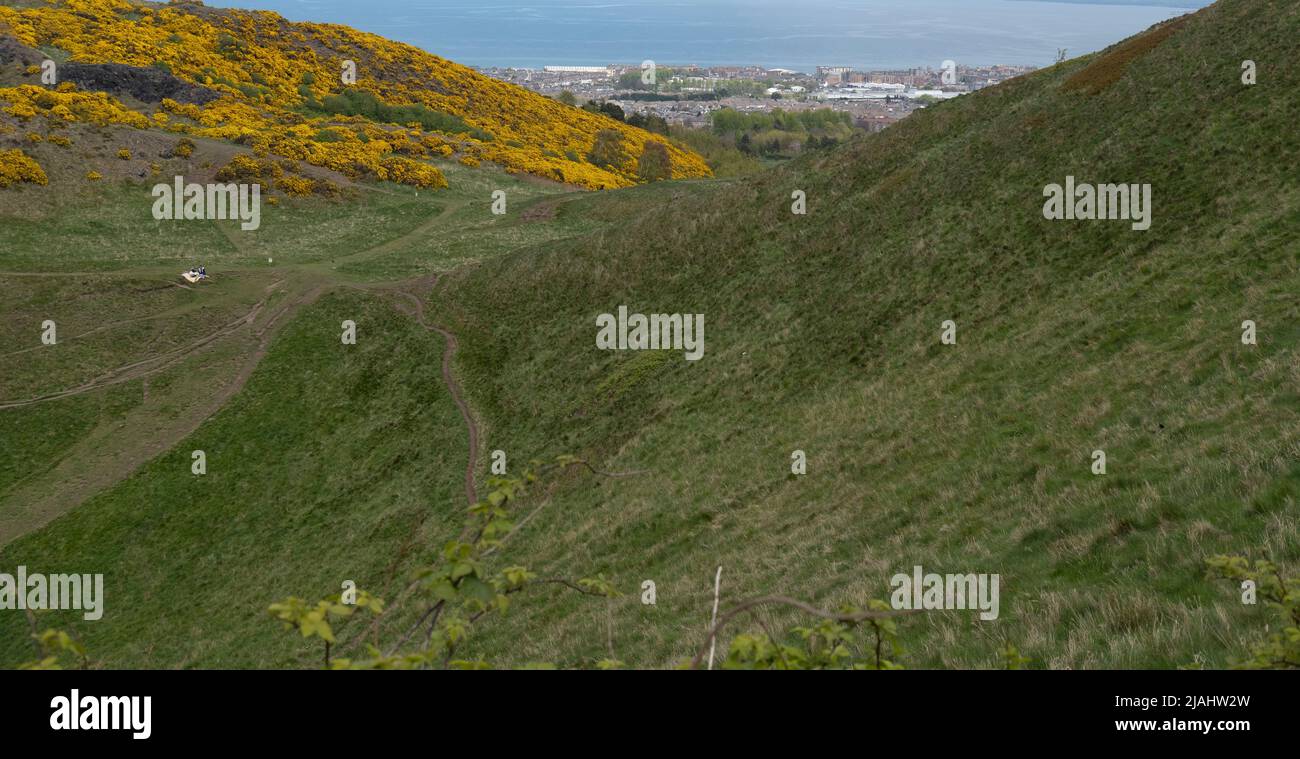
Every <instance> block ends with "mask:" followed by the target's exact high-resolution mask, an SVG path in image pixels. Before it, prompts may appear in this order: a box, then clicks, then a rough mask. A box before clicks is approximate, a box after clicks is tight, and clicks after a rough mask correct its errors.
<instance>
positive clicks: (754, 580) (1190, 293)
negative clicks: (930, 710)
mask: <svg viewBox="0 0 1300 759" xmlns="http://www.w3.org/2000/svg"><path fill="white" fill-rule="evenodd" d="M1298 31H1300V9H1297V8H1296V7H1295V6H1294V5H1292V4H1287V3H1280V2H1266V1H1263V0H1223V2H1220V3H1218V4H1217V5H1215V6H1214V7H1212V8H1210V9H1207V10H1205V11H1203V12H1201V13H1199V14H1197V15H1195V16H1194V17H1192V18H1191V19H1190V20H1188V21H1186V22H1185V24H1181V25H1177V26H1175V27H1174V29H1173V31H1172V34H1168V36H1165V34H1164V33H1161V32H1160V31H1159V30H1157V31H1155V32H1153V33H1152V34H1154V35H1155V39H1161V38H1163V41H1162V42H1160V43H1159V44H1157V45H1155V46H1154V47H1152V46H1151V45H1150V44H1149V42H1150V38H1148V39H1147V40H1146V41H1137V42H1131V43H1125V44H1121V45H1117V46H1116V47H1115V48H1112V49H1111V50H1108V51H1103V52H1101V53H1098V54H1096V55H1093V56H1090V57H1087V58H1083V59H1080V60H1076V61H1070V62H1068V63H1065V64H1062V65H1059V66H1056V67H1054V68H1052V69H1049V70H1046V71H1042V72H1040V73H1037V74H1035V75H1033V76H1030V77H1026V78H1021V79H1018V80H1015V81H1013V82H1010V83H1008V84H1006V85H1003V86H1000V87H996V88H994V89H992V90H988V91H984V92H981V93H978V94H976V95H974V96H971V97H963V98H959V99H957V100H954V101H950V102H947V103H945V104H943V105H941V106H938V107H934V108H930V109H926V110H925V111H924V112H922V113H919V114H917V115H915V116H913V117H911V118H909V119H907V120H906V121H904V122H902V123H901V124H899V125H898V126H896V127H894V128H891V129H889V130H887V131H886V132H884V133H882V134H879V135H874V136H871V137H868V138H865V139H861V140H859V141H858V142H856V143H855V144H853V145H852V146H851V147H849V148H847V149H843V150H839V151H836V152H833V153H831V154H828V155H825V156H816V157H812V158H809V159H805V160H802V161H799V162H796V163H794V164H792V165H790V166H788V167H784V168H782V169H779V170H777V171H773V172H770V173H768V174H766V175H764V176H762V177H761V178H759V179H757V180H756V181H751V182H746V183H742V184H734V185H731V186H728V187H720V188H719V189H718V190H717V192H716V193H714V194H713V196H712V197H710V198H709V199H707V200H703V201H700V202H697V203H693V204H690V205H687V204H667V205H656V206H654V207H649V206H648V204H647V210H646V212H645V213H644V214H642V215H641V216H639V217H638V218H637V219H636V220H634V221H630V222H629V223H628V224H627V225H626V227H625V228H624V229H622V230H620V233H618V234H605V235H600V236H594V237H589V238H584V239H582V240H580V241H578V242H577V243H575V244H572V245H567V246H562V247H558V248H556V249H554V250H552V251H549V252H547V253H545V254H540V255H539V254H536V253H532V252H530V253H529V254H528V255H526V256H523V255H521V256H515V257H511V258H508V259H506V260H505V261H494V262H493V263H492V264H491V265H490V266H483V267H479V268H471V269H467V270H464V271H462V272H458V273H456V274H455V275H453V276H451V277H448V278H446V279H444V280H443V283H442V285H443V291H442V292H443V293H445V294H446V296H447V297H445V298H439V299H437V303H438V305H439V306H440V309H441V310H440V313H441V314H442V316H443V318H444V320H445V321H446V322H447V323H449V324H451V325H453V328H454V329H455V330H456V331H457V332H458V333H459V334H460V335H461V339H462V342H463V345H464V350H463V366H464V367H465V372H466V377H467V379H466V384H467V385H468V386H469V387H472V388H474V391H475V397H476V399H477V401H478V403H479V408H480V409H481V410H482V412H483V414H484V415H485V417H486V418H487V420H488V424H489V426H490V427H491V428H492V430H493V435H492V442H491V445H493V446H494V447H501V448H504V449H506V450H507V451H513V452H515V453H516V455H536V454H541V453H553V452H565V451H567V452H573V453H579V454H582V455H586V456H589V457H592V458H594V459H598V460H600V461H601V462H603V464H604V466H605V467H606V468H609V469H619V470H639V469H649V470H652V471H653V472H654V474H653V475H648V476H644V477H641V478H638V479H632V480H623V481H619V482H617V483H616V484H611V483H604V484H600V485H578V486H575V487H573V488H572V489H571V490H568V491H566V492H565V493H564V494H563V495H560V496H557V497H556V502H555V503H554V504H553V505H550V506H548V508H547V509H546V510H545V511H544V512H543V515H541V516H539V517H538V519H537V520H536V521H534V522H533V523H531V524H530V525H529V528H528V530H527V531H526V532H525V533H523V534H521V535H519V536H518V537H517V538H516V540H518V541H519V542H517V543H516V544H515V545H514V550H516V551H517V552H518V553H519V554H520V555H521V556H522V557H524V559H526V560H527V561H528V562H529V563H530V564H535V565H538V566H540V567H542V568H543V569H542V571H548V570H553V569H557V568H560V567H565V566H574V565H577V566H579V567H580V568H581V570H580V571H584V572H596V571H601V572H604V573H606V574H607V575H608V576H610V577H613V578H617V581H618V582H619V583H620V584H621V585H622V586H623V587H626V588H631V589H634V588H636V587H637V586H638V585H639V584H640V582H641V581H642V580H644V579H653V580H655V581H656V582H657V583H658V586H659V603H658V606H657V607H656V608H655V609H653V610H649V611H647V610H645V609H643V608H642V607H640V605H639V603H637V599H636V598H635V596H632V597H629V598H628V599H627V600H626V603H625V604H624V605H623V606H622V607H621V609H620V617H619V622H618V627H617V630H618V640H617V641H616V643H617V648H618V653H619V655H620V656H623V657H627V658H628V659H629V661H634V662H636V663H637V664H643V665H659V664H666V663H670V662H672V661H674V660H676V659H678V658H680V657H682V656H685V655H687V654H689V653H690V652H691V651H692V650H693V649H692V644H694V643H696V642H697V641H698V640H699V639H700V636H701V635H702V631H703V629H704V628H705V625H706V624H707V615H708V612H709V608H710V601H711V599H710V595H711V585H712V580H713V575H714V572H715V571H716V567H717V566H719V565H721V566H723V568H724V570H723V588H724V591H725V593H726V595H727V597H729V598H731V599H733V600H735V599H738V598H740V597H744V596H751V595H757V594H762V593H769V592H781V593H787V594H790V595H794V596H798V597H806V598H812V599H816V600H818V601H820V602H822V603H823V604H834V603H837V602H848V601H853V602H862V601H863V600H865V599H866V598H882V599H883V598H886V597H887V596H888V592H889V585H888V580H889V577H890V576H892V575H893V574H894V573H896V572H908V571H910V569H911V567H913V566H914V565H916V564H920V565H923V566H924V567H926V568H927V570H928V571H937V572H990V573H993V572H997V573H1000V574H1001V575H1002V578H1003V585H1002V588H1003V598H1002V617H1001V619H999V620H998V621H997V622H995V623H979V622H976V621H973V615H971V614H969V613H960V612H950V613H939V614H930V615H927V616H926V618H925V619H923V620H915V621H913V620H909V621H908V622H907V623H906V626H907V627H908V628H909V633H908V634H907V635H905V638H909V640H910V642H911V646H910V648H911V649H912V650H911V651H910V653H909V655H908V656H907V657H905V658H906V660H908V661H910V662H911V663H913V664H920V665H927V666H940V665H943V666H958V667H966V666H988V665H993V664H996V658H995V652H996V650H997V648H998V646H999V645H1000V644H1001V643H1002V642H1004V641H1011V642H1014V643H1015V644H1017V645H1018V646H1020V648H1021V650H1022V651H1024V652H1026V653H1027V654H1028V655H1030V656H1031V657H1033V658H1035V659H1036V660H1037V661H1038V662H1039V663H1040V664H1041V665H1048V666H1053V667H1097V666H1122V667H1135V666H1174V665H1178V664H1183V663H1187V662H1191V661H1193V660H1194V659H1195V658H1197V657H1201V658H1203V659H1204V660H1205V661H1207V662H1210V663H1213V664H1216V665H1222V664H1223V663H1224V662H1225V657H1226V655H1227V654H1228V653H1229V652H1232V651H1236V650H1239V649H1240V648H1241V647H1242V645H1243V643H1242V640H1243V638H1244V637H1247V636H1248V635H1249V633H1248V632H1246V631H1247V630H1249V629H1250V627H1251V626H1252V625H1258V624H1261V623H1262V618H1261V616H1260V615H1261V612H1259V611H1255V610H1246V609H1243V607H1242V606H1241V605H1240V603H1238V602H1237V599H1236V596H1235V595H1233V594H1232V593H1231V592H1229V590H1228V589H1225V588H1222V587H1220V586H1217V585H1215V584H1213V583H1210V582H1207V581H1206V580H1205V579H1204V559H1205V558H1206V557H1207V556H1209V555H1211V554H1214V553H1218V552H1231V553H1244V554H1251V555H1255V556H1268V557H1272V558H1274V559H1276V560H1280V561H1284V562H1295V561H1296V560H1297V558H1300V542H1298V540H1297V538H1298V537H1300V536H1298V533H1297V517H1298V512H1297V505H1298V504H1297V499H1298V497H1300V457H1298V456H1297V454H1300V444H1297V442H1296V441H1297V440H1298V439H1300V436H1298V435H1297V433H1300V391H1298V390H1297V379H1300V359H1298V357H1297V352H1296V350H1297V343H1298V341H1300V306H1298V305H1297V301H1296V299H1295V293H1296V292H1297V285H1300V272H1298V271H1297V263H1298V256H1300V182H1297V177H1296V174H1295V166H1296V165H1297V159H1298V158H1300V144H1298V142H1297V140H1296V137H1295V130H1294V124H1295V123H1296V121H1297V119H1298V118H1300V95H1298V94H1297V93H1298V92H1300V89H1297V85H1298V84H1300V81H1298V79H1300V77H1298V75H1297V71H1296V69H1295V67H1294V66H1293V65H1291V63H1290V57H1291V55H1292V52H1293V50H1294V40H1295V39H1296V34H1297V32H1298ZM1244 59H1252V60H1255V61H1256V62H1257V63H1258V66H1259V70H1260V72H1261V74H1260V80H1259V84H1257V85H1255V86H1253V87H1246V86H1243V85H1242V83H1241V81H1240V64H1241V61H1243V60H1244ZM1115 76H1117V78H1115V79H1114V81H1113V83H1110V84H1109V85H1108V86H1107V85H1106V84H1105V82H1107V81H1109V80H1110V79H1111V78H1112V77H1115ZM1093 90H1096V92H1095V94H1090V93H1091V92H1092V91H1093ZM1067 175H1073V176H1075V177H1077V178H1078V179H1079V181H1080V182H1094V183H1100V182H1133V183H1150V184H1151V185H1152V186H1153V192H1154V201H1153V203H1154V223H1153V225H1152V228H1151V230H1150V231H1147V232H1139V231H1134V230H1132V229H1131V228H1130V225H1129V224H1128V223H1126V222H1102V221H1093V222H1086V221H1080V222H1069V221H1047V220H1045V219H1044V218H1043V216H1042V213H1041V208H1042V205H1043V202H1044V201H1043V196H1042V190H1043V187H1044V186H1045V185H1047V184H1049V183H1062V182H1064V181H1065V177H1066V176H1067ZM794 190H803V191H805V192H806V193H807V198H808V213H807V215H804V216H799V215H794V214H792V213H791V210H790V207H791V199H790V198H791V192H792V191H794ZM634 192H635V191H633V193H634ZM633 193H628V194H627V197H629V198H630V197H634V194H633ZM453 294H454V297H451V296H452V295H453ZM624 304H625V305H627V306H628V307H629V310H631V311H640V312H643V313H654V312H661V313H675V312H689V313H703V314H705V316H706V325H707V330H706V355H705V358H704V359H703V360H701V361H699V362H697V363H688V362H686V361H683V360H682V358H681V356H680V354H678V353H667V354H656V353H641V354H638V353H632V352H628V353H622V354H620V353H616V352H601V351H598V350H597V349H596V347H595V342H594V338H595V333H596V328H595V322H594V319H595V316H596V315H597V314H599V313H603V312H614V311H616V309H617V307H618V306H619V305H624ZM947 319H952V320H954V321H955V322H956V323H957V325H958V333H957V334H958V342H957V344H956V345H952V346H945V345H941V343H940V330H941V326H940V325H941V323H942V322H943V321H944V320H947ZM1246 319H1251V320H1254V321H1255V322H1256V323H1257V324H1258V325H1259V329H1260V336H1261V337H1260V340H1259V345H1257V346H1253V347H1251V346H1244V345H1243V344H1242V343H1241V340H1240V337H1241V328H1240V325H1241V322H1242V321H1243V320H1246ZM796 449H800V450H803V451H806V452H807V455H808V460H809V464H808V474H807V475H805V476H794V475H791V474H790V456H791V452H792V451H794V450H796ZM1094 449H1103V450H1105V452H1106V454H1107V456H1108V471H1107V474H1105V475H1104V476H1094V475H1093V474H1091V472H1090V464H1091V453H1092V451H1093V450H1094ZM585 609H586V607H584V606H582V605H581V602H580V601H579V600H572V599H560V600H557V601H556V602H555V603H554V604H552V605H545V604H543V605H540V606H534V607H524V608H521V613H520V614H519V615H518V616H516V617H515V618H514V619H513V620H512V622H511V623H510V624H508V625H505V626H503V627H502V628H496V629H497V630H498V632H497V633H496V634H489V635H487V636H486V637H484V638H482V639H481V640H480V641H479V642H480V643H481V645H482V650H483V651H484V652H495V651H501V650H506V651H510V652H512V654H513V655H517V656H519V657H520V658H523V659H529V658H539V657H541V658H546V657H552V658H554V657H563V656H574V657H578V656H588V657H591V656H598V655H600V653H601V647H602V643H603V640H602V638H601V636H600V634H599V630H600V627H599V625H600V619H599V611H596V612H589V611H586V610H585ZM782 621H786V620H784V619H777V620H774V622H782Z"/></svg>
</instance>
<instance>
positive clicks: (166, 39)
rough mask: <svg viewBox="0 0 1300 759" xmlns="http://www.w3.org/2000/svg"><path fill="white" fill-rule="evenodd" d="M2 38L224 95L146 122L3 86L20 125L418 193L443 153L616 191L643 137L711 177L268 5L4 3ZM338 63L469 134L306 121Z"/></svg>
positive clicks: (391, 48) (517, 91)
mask: <svg viewBox="0 0 1300 759" xmlns="http://www.w3.org/2000/svg"><path fill="white" fill-rule="evenodd" d="M0 32H3V33H9V34H12V35H14V36H15V37H17V38H18V39H19V40H20V41H21V42H22V43H23V44H25V45H28V46H32V47H36V46H39V45H50V46H54V47H56V48H59V49H62V50H65V51H67V52H68V53H69V55H70V57H71V59H73V60H76V61H83V62H88V63H107V62H113V63H123V64H128V65H132V66H152V65H163V66H165V67H166V68H167V69H168V70H170V71H171V72H172V74H173V75H175V76H176V77H178V78H180V79H182V80H185V81H188V82H192V83H194V84H199V85H203V86H206V87H209V88H211V89H213V90H215V91H217V92H219V93H221V95H222V97H221V98H220V99H219V100H216V101H214V102H211V103H208V104H207V105H205V106H202V107H198V106H193V105H188V104H184V103H178V102H176V101H173V100H166V101H164V102H163V103H162V108H163V111H164V112H163V113H155V114H151V115H145V114H141V113H138V112H135V111H132V110H131V109H129V108H127V107H126V106H124V105H123V104H122V103H120V102H119V101H117V100H116V99H114V98H112V97H110V96H108V95H105V94H102V93H84V92H79V91H76V89H75V88H72V87H65V86H64V85H60V87H59V88H58V90H57V91H50V90H48V89H45V88H42V87H34V86H30V85H23V86H19V87H13V88H0V100H3V101H6V102H7V103H8V104H9V105H8V106H7V107H5V108H4V109H3V110H4V111H5V112H7V113H9V114H11V115H13V116H17V117H18V118H20V119H31V118H35V117H37V116H43V117H45V118H49V119H51V120H63V121H73V120H75V121H87V122H90V123H95V124H101V125H102V124H126V125H130V126H133V127H137V128H141V129H143V128H150V127H153V128H162V129H168V130H170V131H174V132H178V133H185V134H192V135H196V136H201V137H208V138H215V139H223V140H231V141H234V142H238V143H241V144H246V145H249V146H250V147H252V148H253V149H254V151H255V152H258V153H259V154H260V155H265V154H267V153H275V154H278V155H283V156H287V157H290V158H294V159H296V160H301V161H305V162H307V163H310V164H314V165H317V166H324V167H327V168H331V169H335V170H338V171H341V172H343V173H344V174H347V175H348V176H351V177H374V178H379V179H389V180H391V181H397V182H403V183H406V184H412V185H415V186H419V187H441V186H445V180H444V179H443V178H442V175H441V173H440V172H438V170H437V169H436V168H434V167H432V166H430V165H428V164H426V163H423V162H421V161H419V160H417V159H419V158H424V157H428V156H437V157H451V156H453V155H457V156H458V157H459V158H460V159H461V161H462V162H463V163H466V164H469V165H477V164H478V163H479V162H481V161H490V162H493V163H497V164H499V165H501V166H504V167H506V168H507V169H509V170H513V171H522V172H527V173H530V174H535V175H538V176H543V177H548V178H551V179H555V180H558V181H563V182H568V183H571V184H576V185H580V186H583V187H588V188H593V189H595V188H613V187H623V186H628V185H631V184H634V183H635V182H636V181H637V173H636V170H637V159H638V157H639V156H640V155H641V153H642V151H643V150H644V146H645V144H646V143H647V142H651V141H653V142H659V143H661V144H663V145H664V146H665V147H666V149H667V151H668V156H669V160H670V165H671V175H672V177H674V178H690V177H702V176H708V175H709V173H710V172H709V168H708V166H707V165H706V164H705V163H704V160H703V159H702V158H701V157H700V156H698V155H696V154H694V153H691V152H688V151H685V150H682V149H680V148H678V147H676V146H675V145H672V144H669V143H668V142H667V141H665V140H664V139H663V138H662V137H660V136H658V135H654V134H650V133H649V132H646V131H644V130H641V129H637V128H635V127H631V126H628V125H626V124H623V123H622V122H618V121H615V120H613V119H610V118H608V117H605V116H602V115H598V114H593V113H589V112H587V111H583V110H581V109H578V108H573V107H571V106H566V105H563V104H561V103H558V102H556V101H553V100H551V99H549V98H546V97H543V96H541V95H538V94H536V93H533V92H529V91H527V90H524V89H521V88H519V87H516V86H514V85H510V84H506V83H505V82H500V81H497V80H495V79H492V78H490V77H486V76H483V75H481V74H478V73H476V72H474V71H473V70H471V69H469V68H467V67H465V66H461V65H458V64H455V63H452V62H450V61H447V60H444V59H442V58H439V57H437V56H435V55H431V54H429V53H426V52H424V51H422V50H419V49H418V48H415V47H412V46H410V45H404V44H401V43H396V42H392V41H389V40H386V39H384V38H382V37H379V36H376V35H373V34H367V33H364V32H359V31H356V30H354V29H351V28H348V27H345V26H339V25H334V24H313V23H290V22H288V21H286V20H285V19H284V18H282V17H281V16H279V15H278V14H275V13H271V12H268V11H236V10H225V9H211V8H198V7H187V6H186V4H184V3H179V4H174V5H169V6H158V5H148V4H137V3H128V2H126V0H61V1H58V2H52V3H51V4H50V5H49V6H48V7H43V8H35V9H23V10H18V9H13V8H8V7H0ZM345 60H351V61H353V62H355V64H356V73H357V80H356V83H355V85H351V87H354V88H355V89H357V90H362V91H366V92H369V93H371V94H373V95H374V96H375V97H376V98H377V99H378V100H379V101H381V102H382V103H385V104H389V105H421V106H424V107H425V108H427V109H430V110H432V111H436V112H440V113H444V114H450V115H452V116H455V117H458V118H459V119H460V120H461V121H462V122H463V123H464V124H467V125H468V126H469V128H470V129H471V130H472V131H469V132H459V133H454V134H453V133H442V132H437V131H433V130H429V131H422V130H421V128H420V125H419V124H405V125H387V124H376V123H373V122H370V121H368V120H366V119H365V118H363V117H350V116H329V115H309V114H311V113H313V112H312V111H311V110H310V109H306V108H304V106H306V105H308V104H311V103H319V102H320V101H322V100H323V99H324V98H326V97H328V96H330V95H331V94H337V93H341V92H343V91H344V90H345V89H348V88H346V87H345V86H344V85H343V83H342V81H341V78H340V74H341V72H342V70H343V62H344V61H345ZM65 84H66V83H65ZM56 109H58V110H56ZM69 117H71V118H69ZM602 129H613V130H617V131H618V132H620V133H621V134H622V135H623V144H624V147H625V149H626V151H627V160H626V161H624V162H621V163H619V164H615V165H612V166H607V167H604V168H600V167H597V166H594V165H592V164H591V163H589V162H587V161H586V160H585V156H586V155H587V154H588V152H589V151H590V150H591V147H592V145H593V143H594V141H595V137H596V133H597V132H599V131H600V130H602ZM575 158H576V160H575Z"/></svg>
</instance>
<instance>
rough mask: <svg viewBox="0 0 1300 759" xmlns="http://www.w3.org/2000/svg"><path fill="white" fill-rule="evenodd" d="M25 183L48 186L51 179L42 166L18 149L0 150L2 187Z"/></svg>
mask: <svg viewBox="0 0 1300 759" xmlns="http://www.w3.org/2000/svg"><path fill="white" fill-rule="evenodd" d="M23 182H29V183H31V184H46V183H48V182H49V179H48V178H46V176H45V170H44V169H42V168H41V165H40V164H39V163H37V162H36V160H35V159H33V158H32V157H31V156H29V155H27V154H26V153H24V152H23V151H21V150H19V149H18V148H14V149H12V150H0V187H8V186H9V185H12V184H20V183H23Z"/></svg>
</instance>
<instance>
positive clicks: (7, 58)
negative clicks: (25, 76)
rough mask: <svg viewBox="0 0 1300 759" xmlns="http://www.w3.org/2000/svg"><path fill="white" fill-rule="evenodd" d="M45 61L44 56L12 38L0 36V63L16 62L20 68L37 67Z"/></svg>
mask: <svg viewBox="0 0 1300 759" xmlns="http://www.w3.org/2000/svg"><path fill="white" fill-rule="evenodd" d="M43 60H45V54H44V53H42V52H41V51H39V50H33V49H31V48H30V47H27V46H26V45H24V44H23V43H21V42H19V41H18V40H16V39H14V38H13V37H4V36H0V63H13V62H14V61H17V62H18V64H19V65H20V66H23V67H27V66H39V65H41V61H43Z"/></svg>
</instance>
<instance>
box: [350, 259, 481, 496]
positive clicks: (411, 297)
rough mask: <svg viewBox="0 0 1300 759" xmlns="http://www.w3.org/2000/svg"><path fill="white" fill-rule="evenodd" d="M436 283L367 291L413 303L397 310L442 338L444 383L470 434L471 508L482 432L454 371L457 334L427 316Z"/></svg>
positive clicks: (425, 279)
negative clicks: (426, 305) (426, 304)
mask: <svg viewBox="0 0 1300 759" xmlns="http://www.w3.org/2000/svg"><path fill="white" fill-rule="evenodd" d="M437 282H438V275H436V274H433V275H430V276H428V277H422V278H420V279H418V280H415V281H414V282H411V283H407V284H406V285H405V286H403V285H389V286H376V287H372V288H367V289H369V290H371V291H372V292H387V293H392V294H393V295H397V296H399V297H401V298H403V299H405V300H406V301H407V302H409V303H410V304H411V309H412V310H410V311H407V310H406V309H404V308H402V307H401V306H400V305H399V306H398V307H397V308H398V310H399V311H402V312H403V313H407V314H410V315H412V316H414V317H415V320H416V321H418V322H419V323H420V326H422V327H424V328H425V329H427V330H429V331H431V332H437V333H438V334H439V335H441V336H442V339H443V343H444V348H443V351H442V381H443V384H445V385H446V386H447V392H448V393H450V394H451V400H452V402H453V403H455V404H456V408H458V409H460V416H461V418H462V419H464V420H465V428H466V429H467V430H468V431H469V460H468V462H467V463H466V465H465V498H466V499H467V500H468V502H469V505H470V506H473V505H474V504H476V503H478V488H477V486H476V485H475V484H474V473H475V472H476V471H478V446H479V433H478V424H477V423H476V422H475V421H474V415H473V414H472V413H471V412H470V410H469V404H468V403H466V402H465V396H464V393H462V392H461V389H460V384H459V383H458V382H457V381H456V376H455V373H454V372H453V371H452V359H453V358H455V356H456V349H457V348H458V347H459V344H458V343H457V342H456V336H455V335H453V334H452V333H451V332H449V331H447V330H446V329H444V328H443V327H440V326H438V325H437V324H430V323H429V322H428V320H426V319H425V317H424V298H425V297H426V296H427V295H428V294H429V292H431V291H432V290H433V287H434V285H435V284H437ZM408 288H409V289H408Z"/></svg>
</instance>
